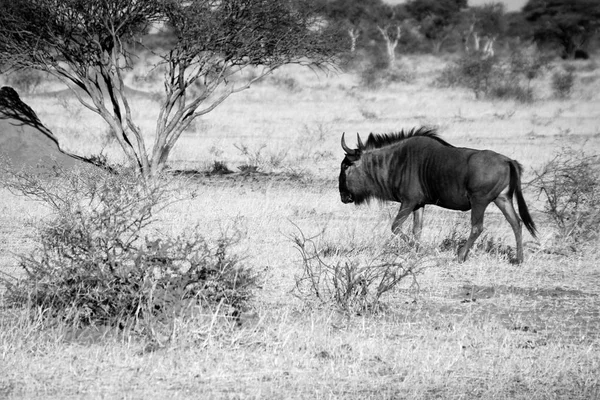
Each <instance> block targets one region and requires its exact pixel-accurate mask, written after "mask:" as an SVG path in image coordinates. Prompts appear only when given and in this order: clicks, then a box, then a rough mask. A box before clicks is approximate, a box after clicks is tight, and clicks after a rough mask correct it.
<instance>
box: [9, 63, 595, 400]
mask: <svg viewBox="0 0 600 400" xmlns="http://www.w3.org/2000/svg"><path fill="white" fill-rule="evenodd" d="M446 62H447V60H443V59H438V58H434V57H430V56H410V57H403V58H401V59H400V60H399V61H398V65H397V66H396V68H398V69H399V70H401V71H403V73H404V74H405V76H406V77H407V79H403V80H400V81H394V82H386V83H384V84H383V85H381V86H379V87H365V86H363V85H362V84H361V82H360V77H359V76H358V75H357V74H353V73H343V72H338V73H327V74H326V73H324V72H320V71H311V70H308V69H301V68H299V67H287V68H283V69H281V70H278V71H277V72H276V73H274V74H273V75H270V76H268V77H267V78H266V79H265V80H264V81H262V82H259V83H257V84H256V85H254V86H253V87H252V88H251V89H249V90H247V91H244V92H241V93H238V94H236V95H234V96H232V97H231V98H230V99H228V100H227V101H226V102H225V103H223V104H222V105H221V106H219V107H218V108H217V109H215V110H214V111H213V112H211V113H209V114H207V115H206V116H205V117H204V118H202V119H200V120H198V121H197V122H196V123H195V125H194V126H193V128H192V129H190V130H189V131H188V132H187V133H185V135H184V136H183V137H182V138H181V140H180V141H179V142H178V145H177V147H176V149H175V150H174V153H173V155H172V157H171V159H170V162H169V167H170V168H171V169H172V170H187V171H189V170H193V171H197V173H196V174H189V173H186V174H180V175H175V174H172V175H169V177H168V179H169V180H170V181H171V182H170V184H172V185H174V186H176V187H177V188H178V189H177V198H178V201H175V202H173V203H172V204H171V205H169V206H168V207H166V208H165V209H163V210H161V211H160V213H159V214H158V215H157V216H156V217H157V218H158V220H159V224H160V225H161V228H162V229H163V230H165V231H167V232H172V233H173V235H177V234H178V233H179V232H181V231H183V230H185V229H190V228H194V227H196V228H198V229H200V230H201V231H202V233H203V234H204V235H206V236H207V237H217V236H218V235H220V234H221V233H222V232H235V234H236V235H237V236H238V237H239V241H238V242H237V244H236V245H235V248H234V249H233V251H234V252H235V253H236V254H238V255H239V256H240V260H241V261H240V262H241V263H244V264H245V265H246V266H247V267H249V268H252V269H253V270H254V271H256V272H257V273H258V274H259V275H260V285H259V287H258V288H257V289H256V290H255V291H254V297H253V299H252V301H251V302H250V305H249V306H248V309H247V310H245V311H244V314H243V315H242V318H241V319H238V320H236V321H231V320H227V319H225V318H220V317H217V314H214V315H213V316H210V315H208V316H207V318H209V319H210V320H211V323H210V324H206V323H202V324H200V323H195V322H194V321H193V320H186V322H185V323H182V324H180V325H179V326H177V327H175V328H174V329H176V330H177V332H179V333H178V335H177V338H176V339H174V340H172V341H170V342H168V341H167V342H166V343H165V344H164V345H162V346H154V347H151V348H149V347H148V343H146V341H145V340H144V338H139V337H136V336H135V335H133V334H131V335H123V334H119V332H116V330H114V329H113V330H111V329H105V330H98V331H94V330H88V331H86V332H83V333H81V334H74V333H73V332H71V331H69V330H68V329H66V328H65V327H61V326H58V327H54V328H53V327H46V328H45V329H43V330H40V329H37V326H36V323H35V321H34V322H32V321H31V320H30V319H29V318H28V315H27V311H15V310H3V311H2V314H1V315H0V398H61V399H66V398H90V399H92V398H123V399H128V398H156V399H161V398H167V397H168V398H172V399H175V398H206V399H213V398H214V399H245V398H256V399H262V398H274V399H279V398H307V399H336V398H337V399H368V398H377V399H404V398H406V399H473V398H481V399H567V398H568V399H600V265H599V263H598V258H599V256H600V250H599V247H598V243H597V242H583V243H581V242H578V245H577V246H575V247H573V246H571V247H569V246H564V245H563V244H561V243H560V240H558V237H559V236H558V235H557V232H556V227H555V226H554V225H553V223H552V221H551V219H550V218H548V216H547V214H546V213H545V212H544V208H545V203H544V198H543V197H541V196H540V193H539V192H538V191H536V190H535V189H534V188H533V187H532V186H530V185H528V182H530V181H531V180H532V179H533V178H534V177H535V171H539V170H540V169H541V168H542V167H543V166H544V165H545V164H546V163H548V162H549V161H550V160H552V159H553V157H555V155H556V154H557V153H558V152H560V151H561V149H564V148H565V147H569V148H572V149H576V150H581V151H584V152H586V153H588V154H597V153H598V152H599V151H600V66H598V65H597V63H598V61H596V60H585V61H573V62H570V65H572V68H573V69H574V74H575V84H574V87H573V91H572V93H571V94H570V96H568V98H556V97H555V96H554V95H553V93H552V90H551V85H550V78H549V74H546V75H545V76H543V77H541V78H539V79H536V80H534V81H533V83H532V84H533V89H534V97H535V98H534V101H533V102H527V103H521V102H518V101H515V100H490V99H475V96H474V95H473V93H472V92H471V91H469V90H466V89H459V88H440V87H437V86H436V85H434V81H435V78H436V76H438V75H439V74H440V72H441V70H442V69H443V68H444V65H445V63H446ZM562 63H564V62H562V61H556V62H555V64H556V65H555V67H556V68H561V67H562ZM153 85H154V87H153ZM159 85H160V84H159V83H156V82H154V83H152V82H148V81H143V80H139V79H137V80H136V79H133V78H132V79H131V81H130V86H131V87H134V88H136V89H138V91H136V92H133V93H132V96H134V101H133V103H134V104H135V107H136V109H135V110H134V112H135V113H136V115H137V120H138V121H140V124H141V125H142V127H144V126H145V125H144V124H146V125H147V130H148V131H151V129H152V127H153V125H154V121H155V110H156V109H157V107H156V101H155V100H154V97H153V96H152V91H153V90H160V86H159ZM54 90H55V88H53V87H44V86H43V85H42V86H41V87H40V88H38V89H37V90H36V91H35V92H34V93H30V94H22V99H23V100H24V101H25V102H26V103H27V104H29V105H30V106H31V107H32V108H33V109H34V110H35V111H36V112H37V114H38V116H39V117H40V119H41V121H42V122H44V123H45V124H46V126H48V127H49V128H50V129H51V130H52V131H53V132H54V133H55V135H56V136H57V137H58V138H59V141H60V143H61V146H62V147H63V148H64V149H66V150H68V151H71V152H73V153H77V154H82V155H91V154H99V153H100V152H102V153H103V154H105V155H106V156H107V157H108V158H109V159H110V160H113V161H114V162H118V161H119V151H118V149H117V147H116V144H115V143H113V142H111V141H109V140H106V135H105V134H106V127H105V125H104V124H103V123H102V121H101V120H100V119H99V118H98V117H96V116H95V115H93V114H92V113H90V112H89V111H87V110H86V109H84V108H82V107H81V106H79V103H78V102H77V101H76V99H75V98H74V97H72V96H70V95H69V94H66V93H64V92H56V91H54ZM423 125H427V126H434V127H437V129H438V130H439V133H440V135H441V136H442V137H443V138H444V139H445V140H447V141H448V142H450V143H452V144H453V145H455V146H461V147H473V148H478V149H491V150H494V151H497V152H499V153H502V154H505V155H507V156H509V157H511V158H514V159H516V160H518V161H519V162H520V163H521V164H523V166H524V174H523V190H524V194H525V197H526V200H527V202H528V204H529V207H530V210H531V211H532V214H533V218H534V220H535V222H536V224H537V226H538V230H539V235H538V238H537V239H534V238H532V237H531V236H530V235H529V233H528V232H526V231H525V232H524V242H525V262H524V263H523V264H521V265H515V264H512V263H511V262H510V258H511V254H512V251H511V249H512V248H514V236H513V234H512V231H511V229H510V226H509V225H508V223H507V222H506V220H505V219H504V218H503V216H502V214H501V213H500V211H499V210H498V209H497V208H496V207H495V206H494V205H493V204H492V205H490V206H489V208H488V210H487V212H486V219H485V222H484V228H485V231H484V234H483V235H482V237H480V239H479V242H480V245H479V246H476V248H474V249H473V251H472V253H471V254H470V256H469V258H468V259H467V260H466V262H464V263H458V262H457V261H456V252H455V250H456V247H455V246H454V247H453V246H452V245H451V244H452V240H451V239H453V238H456V237H459V238H461V237H465V238H466V237H467V236H468V233H469V229H470V223H469V221H470V220H469V213H462V212H453V211H448V210H442V209H439V208H437V207H433V206H429V207H426V209H425V223H424V232H423V237H422V243H421V245H420V246H419V248H409V250H407V252H411V255H410V261H409V258H408V256H405V255H403V254H401V253H400V254H398V263H399V264H403V263H408V262H411V263H413V264H412V265H414V270H413V273H412V274H409V275H408V276H407V277H406V278H404V279H403V280H402V281H401V282H400V283H399V284H398V285H397V286H396V287H395V288H394V289H393V290H391V291H390V292H388V293H386V294H385V295H384V296H382V297H381V298H380V301H379V305H378V307H377V308H376V309H365V310H362V311H360V312H358V311H357V312H347V311H343V310H340V308H339V307H336V305H335V304H333V303H332V304H319V303H318V302H314V301H312V302H311V301H307V299H306V298H305V297H302V296H298V290H297V288H296V283H297V280H298V278H299V277H300V276H302V273H303V270H304V268H305V266H306V261H305V260H304V259H303V257H302V252H301V251H300V249H299V248H298V241H297V240H295V238H296V239H297V238H298V237H299V236H302V235H303V236H304V237H305V238H310V243H311V245H313V246H314V248H315V249H316V250H317V252H318V253H319V254H321V256H322V257H323V258H324V259H327V260H331V262H332V263H334V262H336V261H335V260H336V257H337V259H338V260H339V259H343V261H344V262H348V263H353V262H355V263H364V264H365V265H367V264H369V263H370V262H372V260H375V259H377V257H378V254H381V253H384V252H386V250H388V248H389V247H394V246H396V247H401V245H400V244H398V243H397V242H398V241H400V240H401V239H400V238H393V237H392V234H391V230H390V226H391V221H392V219H393V217H394V216H395V213H396V212H397V208H398V205H397V204H387V203H378V202H372V203H371V204H369V205H363V206H359V207H357V206H354V205H345V204H343V203H341V201H340V199H339V193H338V188H337V176H338V174H339V165H340V162H341V160H342V158H343V150H342V149H341V146H340V138H341V135H342V133H343V132H346V138H347V141H348V143H349V144H350V146H353V144H354V143H355V141H354V140H355V139H354V138H355V135H356V133H357V132H358V133H360V134H361V135H362V136H361V137H362V138H366V135H368V134H369V133H370V132H374V133H387V132H395V131H398V130H400V129H402V128H405V129H406V128H412V127H417V126H423ZM224 166H226V167H227V168H228V169H230V170H231V171H233V173H231V174H219V173H217V172H218V170H223V169H224ZM217 167H219V168H217ZM0 193H1V194H2V203H1V206H0V207H1V208H2V212H1V214H0V219H1V221H0V241H1V243H2V245H1V246H2V249H3V251H2V254H1V255H0V262H1V264H0V268H2V271H3V272H4V273H10V274H13V275H15V274H19V267H18V258H17V256H18V255H19V254H27V253H28V252H29V251H30V250H31V248H33V246H35V242H34V240H33V238H34V236H35V235H34V233H33V232H34V227H35V224H36V223H37V221H40V220H43V219H44V218H47V214H48V210H47V209H46V208H44V206H43V205H41V204H40V203H37V202H34V201H32V200H30V199H28V198H26V197H22V196H17V195H15V194H14V193H11V192H9V191H8V190H6V189H2V190H1V192H0ZM408 229H410V226H405V231H408ZM444 243H446V244H448V243H450V245H446V246H444ZM405 257H406V258H405ZM211 318H212V319H211Z"/></svg>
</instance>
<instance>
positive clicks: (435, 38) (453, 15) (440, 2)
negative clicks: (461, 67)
mask: <svg viewBox="0 0 600 400" xmlns="http://www.w3.org/2000/svg"><path fill="white" fill-rule="evenodd" d="M466 7H467V0H410V1H408V2H407V3H406V10H407V12H408V13H409V14H410V15H411V16H412V17H413V18H414V19H415V20H416V21H417V22H418V24H419V30H420V31H421V33H422V34H423V36H425V37H426V38H427V39H428V40H429V41H430V42H431V44H432V50H433V52H434V53H439V52H440V50H441V49H442V46H443V44H444V43H445V42H446V41H447V40H448V39H449V38H450V37H452V35H453V34H455V32H456V27H457V26H458V24H459V22H460V18H459V16H460V11H461V10H462V9H464V8H466Z"/></svg>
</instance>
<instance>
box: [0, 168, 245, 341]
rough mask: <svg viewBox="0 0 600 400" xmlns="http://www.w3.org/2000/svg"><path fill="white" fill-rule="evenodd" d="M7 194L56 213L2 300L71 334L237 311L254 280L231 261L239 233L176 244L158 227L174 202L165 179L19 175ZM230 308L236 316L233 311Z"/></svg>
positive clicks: (192, 237)
mask: <svg viewBox="0 0 600 400" xmlns="http://www.w3.org/2000/svg"><path fill="white" fill-rule="evenodd" d="M8 186H9V188H10V189H12V190H14V191H16V192H18V193H21V194H24V195H26V196H27V197H30V198H32V199H36V200H40V201H42V202H43V203H44V204H46V205H47V206H49V207H50V209H51V210H52V211H53V215H54V216H53V218H51V219H49V220H47V221H45V222H43V223H42V224H41V225H40V226H39V228H38V232H37V237H36V241H37V246H36V248H35V250H34V251H33V252H32V253H31V254H29V255H24V256H21V257H20V266H21V267H22V268H23V270H24V272H25V276H24V278H22V279H18V280H15V279H13V280H10V281H9V280H4V283H5V285H6V287H7V291H6V293H5V296H6V299H7V303H9V304H13V305H16V306H28V307H31V308H32V309H34V310H36V311H37V312H38V313H39V314H40V315H42V316H44V317H45V318H48V319H51V320H57V319H58V320H60V321H63V322H64V323H66V324H69V325H72V326H74V327H81V326H87V325H100V324H101V325H109V326H116V327H121V328H123V327H125V326H129V327H135V328H136V329H138V330H139V331H140V332H144V333H147V334H149V335H151V336H152V335H153V332H154V330H155V328H156V327H157V325H160V326H172V322H171V321H172V320H173V318H175V317H182V316H185V315H188V314H189V313H191V312H193V310H195V309H202V310H207V309H217V308H220V309H221V310H222V309H227V310H228V311H231V310H233V311H235V310H240V309H241V308H243V307H245V305H246V303H247V302H248V301H249V299H250V298H251V290H252V289H253V288H254V287H255V283H256V276H255V275H254V274H253V273H252V272H251V271H250V270H249V269H248V268H245V267H244V266H242V265H240V260H239V259H238V258H237V257H235V256H232V255H231V254H229V252H230V249H231V247H232V246H233V245H234V244H235V243H236V238H235V236H233V237H232V236H226V235H223V236H222V237H221V238H219V239H218V240H216V242H214V241H210V240H208V239H206V238H204V237H203V236H202V235H201V234H200V233H199V232H198V229H194V230H192V231H191V232H189V233H186V234H182V235H180V236H178V237H173V236H169V235H167V234H165V233H163V232H160V231H159V230H158V229H156V227H155V225H156V223H155V222H156V219H155V214H156V213H157V212H159V211H160V209H162V208H163V207H165V206H166V205H168V204H169V203H170V202H171V201H172V198H173V194H174V192H172V191H171V190H170V189H169V188H168V187H167V184H166V183H164V182H161V181H158V180H157V181H154V182H149V183H143V182H141V181H140V180H139V178H138V177H137V176H135V175H132V174H121V175H117V176H111V175H108V174H98V173H91V172H89V173H88V172H80V173H63V177H61V178H57V179H55V180H53V181H42V180H38V179H37V178H35V177H32V176H28V175H24V174H20V175H17V176H15V177H13V179H12V180H11V181H10V182H8ZM233 311H232V312H233Z"/></svg>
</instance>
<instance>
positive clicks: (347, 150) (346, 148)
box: [342, 132, 356, 156]
mask: <svg viewBox="0 0 600 400" xmlns="http://www.w3.org/2000/svg"><path fill="white" fill-rule="evenodd" d="M344 135H346V132H344V133H342V149H344V151H345V152H346V154H348V155H350V156H353V155H354V154H356V150H354V149H351V148H350V147H348V145H346V139H344Z"/></svg>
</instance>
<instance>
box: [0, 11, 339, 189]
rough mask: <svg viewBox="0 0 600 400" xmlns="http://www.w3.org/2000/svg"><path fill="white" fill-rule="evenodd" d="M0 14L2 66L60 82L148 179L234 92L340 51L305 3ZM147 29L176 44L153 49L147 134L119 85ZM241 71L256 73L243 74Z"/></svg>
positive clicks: (327, 60)
mask: <svg viewBox="0 0 600 400" xmlns="http://www.w3.org/2000/svg"><path fill="white" fill-rule="evenodd" d="M0 9H1V10H2V12H0V66H1V67H2V68H3V69H4V70H6V69H23V68H24V69H29V68H31V69H37V70H41V71H46V72H48V73H50V74H51V75H53V76H55V77H56V78H58V79H59V80H60V81H61V82H63V83H64V84H66V85H67V86H68V87H69V88H70V89H72V91H73V93H74V94H75V95H76V96H77V98H78V100H79V101H80V102H81V104H83V105H84V106H85V107H87V108H88V109H90V110H92V111H93V112H95V113H97V114H99V115H100V116H101V117H102V118H103V119H104V120H105V121H106V122H107V124H108V125H109V126H110V134H111V135H112V136H113V137H114V138H116V140H117V142H118V143H119V144H120V146H121V148H122V149H123V151H124V153H125V155H126V156H127V158H128V159H129V160H130V162H131V163H132V164H133V165H134V166H135V167H137V168H138V169H139V171H140V172H141V173H142V175H143V176H144V177H146V178H148V177H151V176H153V175H155V174H156V173H157V172H159V171H160V170H161V169H163V168H164V166H165V164H166V162H167V159H168V157H169V155H170V153H171V151H172V149H173V147H174V145H175V143H176V142H177V140H178V139H179V138H180V136H181V134H182V133H183V132H184V131H185V130H186V129H187V128H189V127H190V124H191V123H192V122H193V121H194V120H195V119H196V118H198V117H200V116H202V115H205V114H207V113H209V112H211V111H212V110H214V109H215V107H217V106H218V105H219V104H221V103H222V102H223V101H225V100H226V99H227V98H228V97H229V96H230V95H232V94H234V93H237V92H240V91H242V90H245V89H247V88H249V87H250V86H251V85H252V84H253V83H254V82H256V81H258V80H259V79H261V78H262V77H264V76H265V75H267V74H269V73H271V72H272V71H274V70H275V69H277V68H279V67H281V66H283V65H286V64H290V63H297V64H302V65H310V66H316V67H328V66H331V65H332V64H331V63H332V62H333V61H334V59H335V54H336V53H337V51H338V47H337V44H338V41H337V38H336V37H333V36H332V35H330V33H329V31H327V30H325V29H322V28H321V25H320V24H319V21H318V19H317V18H316V14H315V13H314V10H313V8H312V7H309V6H308V2H307V1H304V0H296V1H272V0H219V1H217V0H102V1H89V0H0ZM152 25H155V26H160V25H166V26H168V27H169V29H170V30H171V31H172V33H173V36H174V39H173V40H171V41H168V47H167V48H162V47H156V48H152V49H150V50H151V51H152V52H154V53H155V54H156V55H157V56H158V57H159V60H160V61H159V62H158V63H157V65H156V67H157V68H158V69H159V70H161V71H162V72H163V73H164V81H163V82H162V84H163V87H164V92H163V93H162V98H161V100H160V111H159V113H158V115H157V120H156V125H155V126H156V128H155V131H154V132H143V131H142V129H141V128H140V127H139V125H138V124H136V121H135V120H134V117H133V114H132V110H131V102H130V100H129V99H128V96H127V92H126V91H125V80H124V79H125V74H126V73H128V72H129V71H130V70H131V69H133V68H135V65H134V63H133V58H134V56H135V54H133V53H132V52H131V50H130V49H131V48H132V45H133V44H135V43H139V42H140V37H141V36H142V34H143V33H145V31H146V30H147V28H148V27H149V26H152ZM247 67H256V68H257V69H256V71H255V72H253V73H251V74H245V75H242V74H240V71H242V70H243V69H245V68H247ZM234 75H235V76H237V77H238V78H239V79H236V80H232V79H231V78H232V77H233V76H234ZM151 136H153V137H154V144H153V146H152V147H149V146H148V143H147V141H148V137H151Z"/></svg>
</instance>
